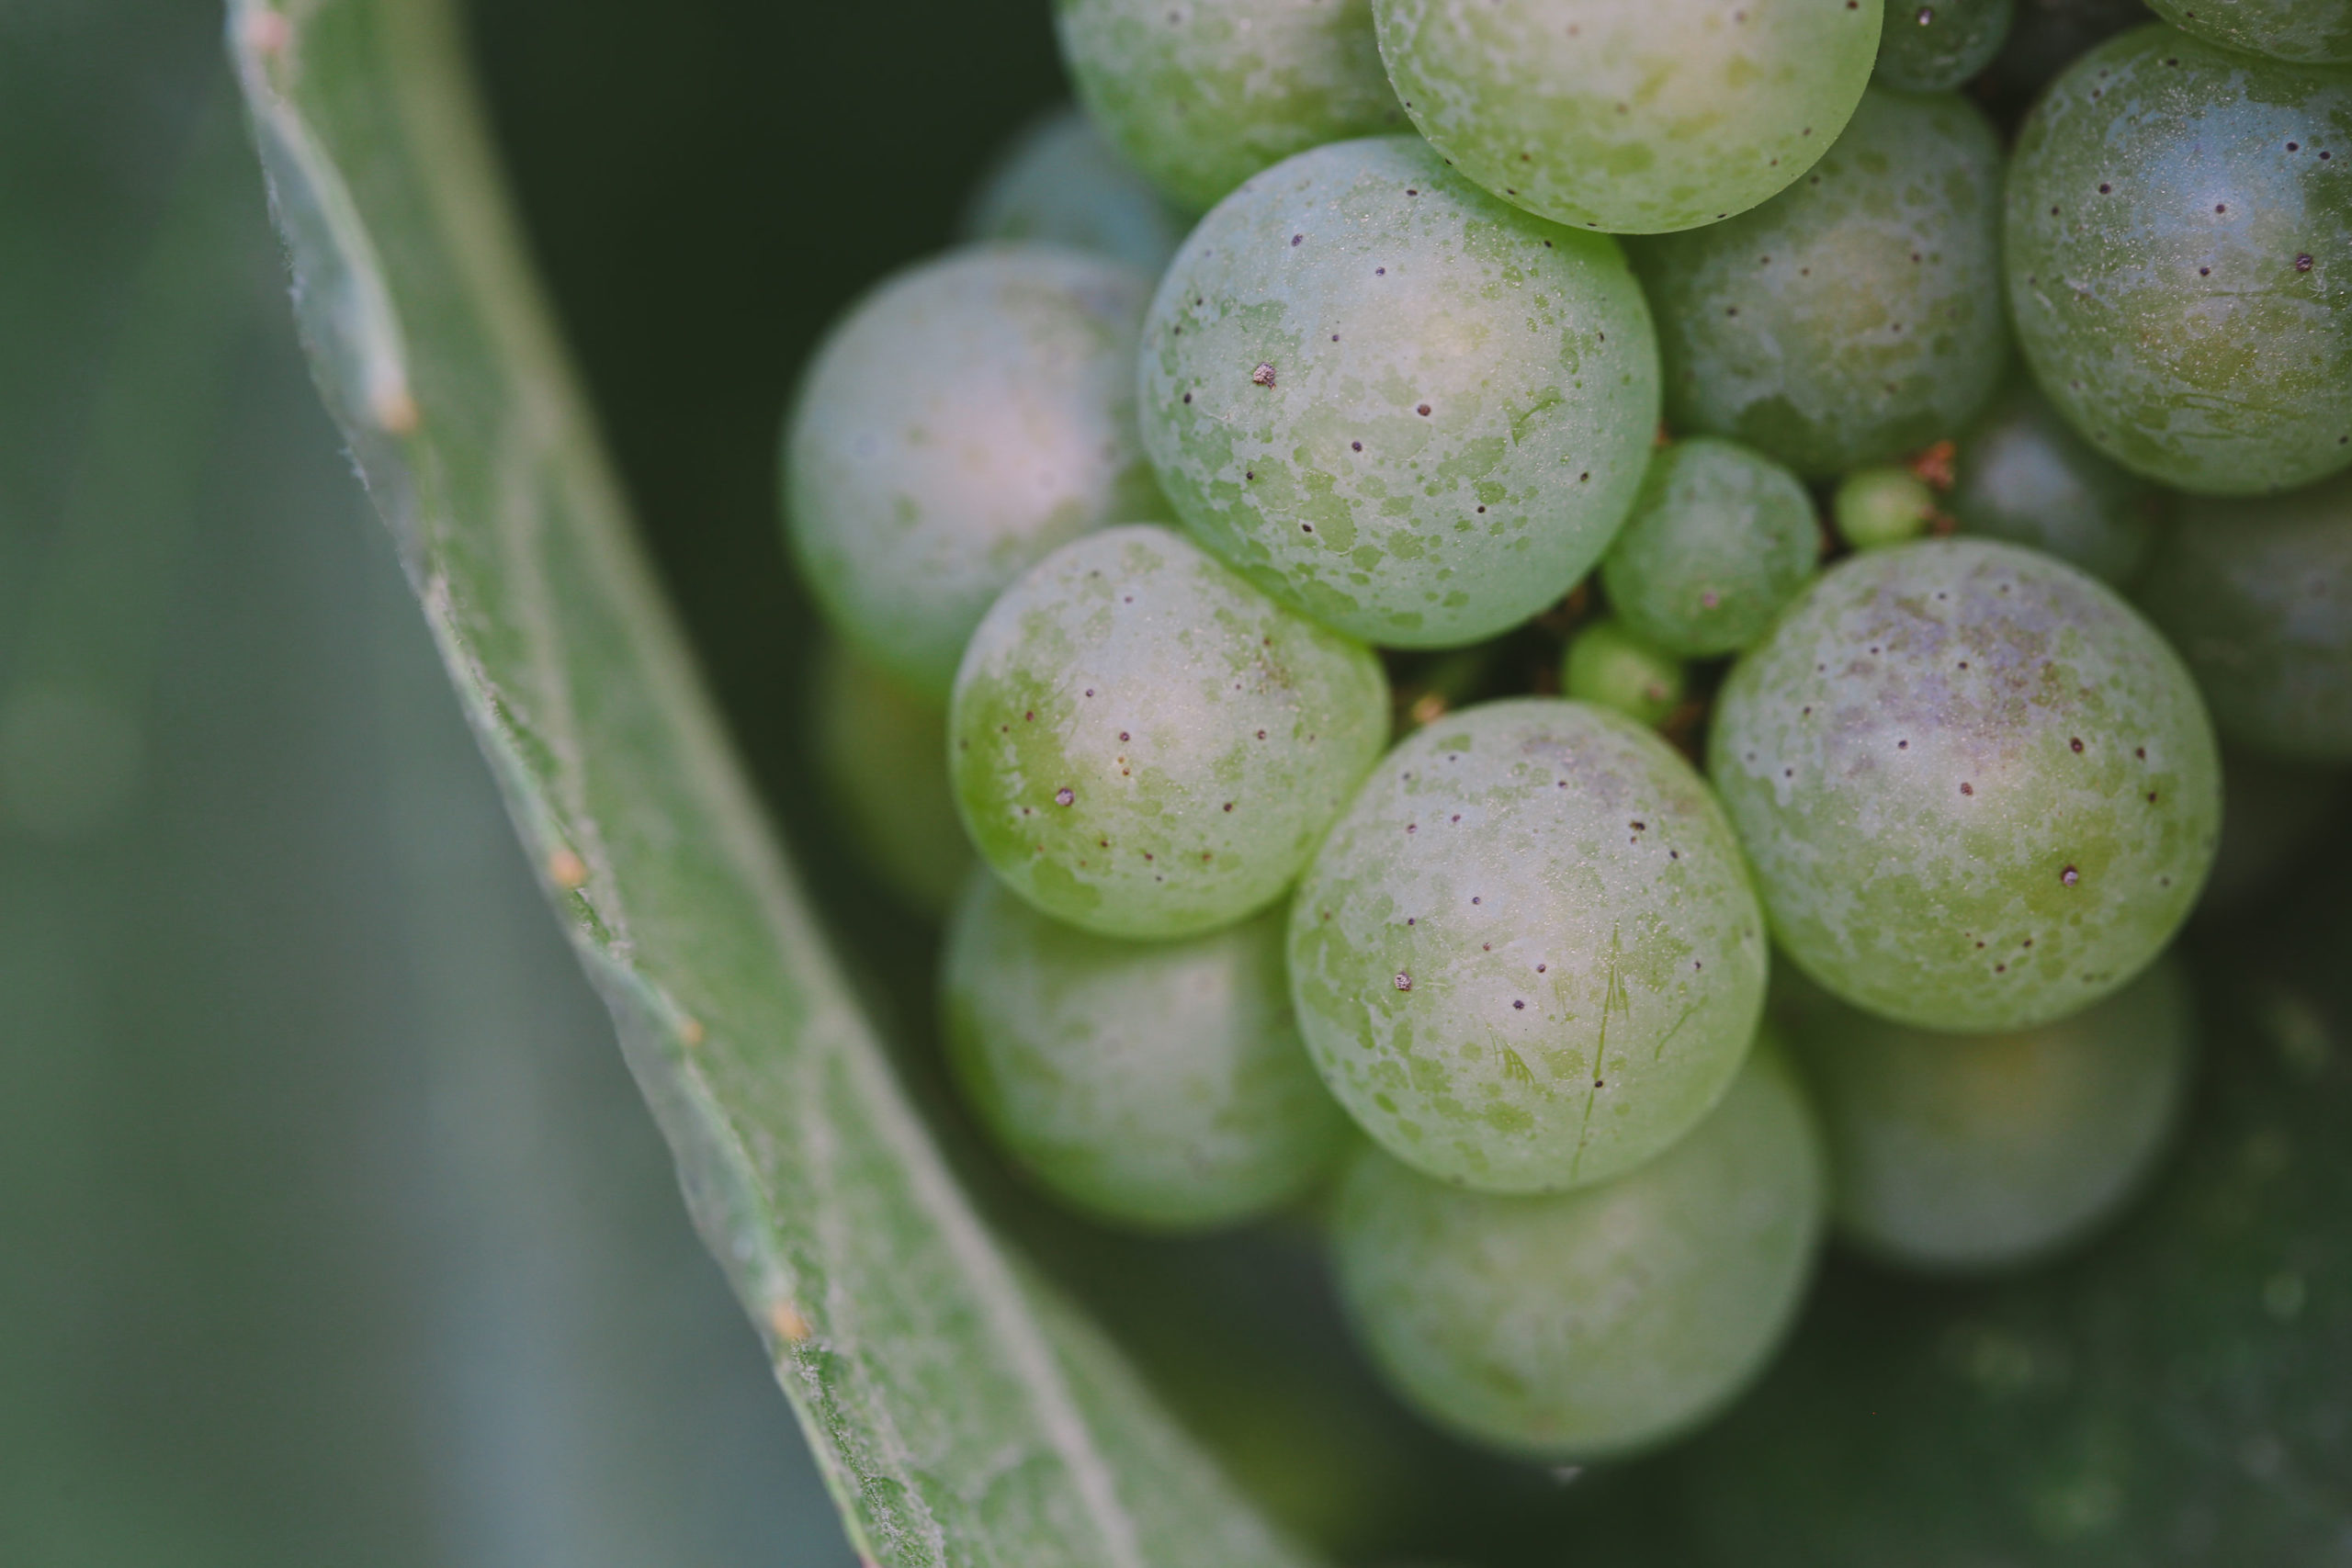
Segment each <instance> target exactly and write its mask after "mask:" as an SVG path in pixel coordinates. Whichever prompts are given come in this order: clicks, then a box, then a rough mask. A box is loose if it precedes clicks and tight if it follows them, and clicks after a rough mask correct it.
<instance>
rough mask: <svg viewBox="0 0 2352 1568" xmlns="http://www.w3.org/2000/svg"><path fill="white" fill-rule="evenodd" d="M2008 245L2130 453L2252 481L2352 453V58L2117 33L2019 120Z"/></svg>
mask: <svg viewBox="0 0 2352 1568" xmlns="http://www.w3.org/2000/svg"><path fill="white" fill-rule="evenodd" d="M2006 243H2007V269H2008V286H2009V303H2010V308H2011V310H2013V311H2014V313H2015V315H2016V318H2017V331H2018V341H2019V342H2020V343H2021V344H2023V345H2024V348H2025V354H2026V358H2027V360H2028V362H2029V363H2030V365H2031V366H2032V367H2033V374H2034V378H2035V379H2037V380H2038V381H2040V382H2041V389H2042V390H2043V391H2044V392H2046V393H2048V394H2049V395H2050V400H2051V401H2052V402H2053V403H2055V404H2056V405H2057V406H2058V409H2059V411H2060V412H2062V413H2064V415H2065V416H2066V419H2067V420H2068V422H2069V423H2072V424H2073V425H2074V426H2075V429H2076V430H2078V431H2080V432H2082V433H2083V434H2085V435H2086V436H2087V437H2089V439H2090V442H2091V444H2092V445H2093V446H2097V447H2098V449H2099V450H2100V451H2102V452H2105V453H2106V454H2107V455H2108V456H2109V457H2113V458H2114V459H2115V460H2116V461H2117V462H2119V463H2121V464H2122V465H2123V466H2124V467H2125V468H2130V469H2131V470H2133V471H2134V472H2137V473H2142V474H2145V475H2147V476H2148V477H2149V478H2151V479H2160V480H2162V481H2163V482H2165V484H2169V485H2173V486H2175V487H2177V488H2178V489H2181V490H2186V491H2199V492H2202V493H2205V494H2211V495H2249V494H2255V493H2257V492H2260V491H2276V490H2282V489H2287V488H2290V487H2291V486H2295V485H2300V484H2307V483H2309V482H2311V481H2312V480H2313V479H2320V478H2323V477H2324V476H2325V475H2327V474H2330V473H2333V472H2335V470H2336V469H2338V468H2343V467H2344V466H2345V465H2346V463H2352V75H2347V74H2346V73H2344V72H2341V71H2328V70H2315V69H2310V68H2304V67H2298V66H2292V65H2284V64H2280V63H2278V62H2275V61H2266V60H2258V59H2256V58H2253V57H2252V56H2248V55H2242V54H2233V53H2231V52H2229V51H2226V50H2222V49H2217V48H2215V47H2214V46H2213V45H2211V44H2208V43H2202V42H2199V40H2198V39H2192V38H2188V37H2187V36H2185V35H2183V34H2182V33H2180V32H2178V31H2177V30H2176V29H2174V28H2169V27H2165V26H2162V25H2158V26H2154V27H2147V28H2140V29H2138V30H2136V31H2133V32H2130V33H2126V34H2124V35H2123V36H2122V37H2120V38H2118V39H2111V40H2110V41H2109V42H2108V43H2106V44H2103V45H2101V46H2100V47H2099V48H2098V49H2096V50H2094V51H2091V52H2090V53H2089V54H2086V55H2085V56H2084V57H2083V58H2082V59H2081V60H2080V61H2078V62H2075V65H2074V67H2073V68H2072V69H2070V70H2069V71H2067V72H2066V73H2065V74H2064V75H2063V76H2061V77H2060V78H2059V79H2058V80H2057V81H2056V82H2055V83H2053V84H2052V85H2051V87H2050V89H2049V91H2048V92H2047V93H2045V94H2044V95H2043V96H2042V98H2041V102H2040V103H2039V104H2038V105H2037V106H2036V107H2035V108H2034V111H2033V114H2032V115H2031V117H2030V118H2028V119H2027V121H2026V123H2025V127H2024V129H2023V130H2021V131H2020V132H2019V133H2018V143H2017V151H2016V153H2015V155H2014V156H2013V158H2012V159H2011V162H2010V168H2009V189H2008V223H2007V242H2006Z"/></svg>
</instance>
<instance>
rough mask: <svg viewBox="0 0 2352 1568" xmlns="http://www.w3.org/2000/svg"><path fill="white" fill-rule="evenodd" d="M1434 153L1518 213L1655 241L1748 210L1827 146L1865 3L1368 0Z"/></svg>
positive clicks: (1874, 44) (1871, 16)
mask: <svg viewBox="0 0 2352 1568" xmlns="http://www.w3.org/2000/svg"><path fill="white" fill-rule="evenodd" d="M1373 16H1374V19H1375V20H1376V21H1377V22H1378V23H1379V27H1380V52H1381V55H1382V57H1383V58H1384V59H1385V60H1386V61H1387V62H1388V74H1389V78H1390V80H1392V81H1394V82H1395V83H1396V84H1397V96H1399V97H1401V98H1403V99H1404V101H1405V112H1406V113H1408V114H1409V115H1411V116H1412V117H1413V123H1414V124H1415V125H1417V126H1419V128H1420V131H1421V134H1422V135H1424V136H1426V137H1428V138H1429V139H1430V142H1431V143H1433V144H1434V145H1435V146H1436V148H1437V150H1438V151H1439V152H1442V153H1444V154H1445V155H1446V157H1447V158H1448V159H1450V160H1451V161H1452V162H1453V164H1455V166H1457V167H1458V168H1460V169H1461V171H1462V172H1463V173H1464V174H1465V175H1469V176H1470V178H1472V179H1474V180H1476V181H1477V182H1478V183H1479V184H1480V185H1482V186H1486V187H1487V189H1488V190H1491V191H1493V192H1495V193H1496V194H1497V195H1499V196H1502V197H1507V198H1509V199H1510V201H1512V202H1515V203H1517V204H1518V205H1519V206H1521V207H1524V208H1526V209H1528V210H1529V211H1530V212H1535V213H1540V214H1542V215H1543V216H1544V217H1546V218H1549V219H1551V220H1554V221H1555V222H1558V223H1567V224H1572V225H1574V226H1576V227H1577V228H1579V229H1598V230H1600V231H1603V232H1604V233H1611V234H1658V233H1665V232H1668V231H1672V230H1676V229H1690V228H1695V227H1697V226H1698V225H1700V224H1702V223H1713V222H1715V221H1717V220H1721V219H1723V218H1725V217H1728V216H1730V215H1731V214H1733V213H1735V212H1741V211H1745V210H1746V209H1748V208H1751V207H1753V206H1755V205H1756V204H1757V203H1758V202H1759V201H1762V200H1763V199H1765V198H1766V197H1769V196H1770V195H1771V194H1772V193H1773V192H1775V191H1777V190H1780V189H1781V188H1782V187H1783V186H1787V185H1788V183H1789V182H1790V181H1792V180H1793V179H1795V178H1796V177H1797V176H1798V175H1802V174H1804V172H1805V170H1806V169H1807V168H1808V167H1810V166H1811V165H1812V164H1813V162H1814V160H1815V159H1816V158H1818V157H1820V156H1821V153H1822V150H1823V149H1824V148H1826V147H1827V146H1828V145H1829V143H1830V142H1832V141H1835V140H1837V137H1838V131H1839V130H1841V129H1843V128H1844V126H1845V124H1846V120H1847V118H1848V117H1849V116H1850V115H1851V114H1852V113H1853V112H1854V104H1855V101H1856V100H1857V99H1859V98H1860V96H1861V94H1862V88H1863V87H1864V85H1867V84H1868V82H1869V81H1870V74H1871V61H1872V60H1873V59H1874V58H1875V57H1876V55H1877V53H1878V40H1879V23H1880V11H1879V7H1878V6H1876V5H1875V4H1872V5H1862V4H1860V0H1857V3H1856V4H1854V5H1849V6H1839V5H1838V4H1835V0H1756V3H1751V4H1748V5H1746V6H1725V5H1723V4H1720V3H1719V0H1571V3H1567V4H1563V3H1562V0H1487V4H1485V5H1477V6H1473V5H1467V4H1464V3H1462V0H1373Z"/></svg>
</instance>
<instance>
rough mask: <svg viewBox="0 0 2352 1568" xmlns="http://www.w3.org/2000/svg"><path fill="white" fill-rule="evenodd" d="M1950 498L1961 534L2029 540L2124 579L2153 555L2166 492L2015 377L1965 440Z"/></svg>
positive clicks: (2096, 572) (2102, 574)
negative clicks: (2097, 445) (2109, 454)
mask: <svg viewBox="0 0 2352 1568" xmlns="http://www.w3.org/2000/svg"><path fill="white" fill-rule="evenodd" d="M1948 504H1949V506H1950V508H1951V513H1952V515H1953V516H1954V517H1955V518H1956V519H1958V521H1959V523H1960V528H1961V532H1962V533H1964V534H1979V535H1982V536H1985V538H1988V539H2007V541H2008V542H2009V543H2011V544H2013V545H2025V546H2029V547H2031V548H2034V549H2037V550H2041V551H2042V552H2043V553H2044V554H2047V555H2053V556H2056V557H2057V558H2059V559H2060V560H2063V561H2066V562H2068V563H2070V564H2072V565H2075V566H2078V567H2080V568H2082V569H2083V570H2085V571H2087V572H2089V573H2090V574H2091V575H2092V576H2093V577H2096V578H2098V580H2099V581H2102V582H2105V583H2107V584H2109V586H2111V587H2116V588H2121V587H2124V586H2126V585H2128V584H2129V583H2130V582H2131V581H2132V580H2133V579H2135V578H2137V577H2138V576H2139V575H2140V570H2141V568H2142V567H2143V566H2145V565H2146V564H2147V559H2148V550H2149V547H2150V546H2151V545H2152V544H2153V543H2154V536H2155V524H2156V521H2157V519H2158V518H2159V517H2160V516H2161V515H2162V514H2163V512H2164V510H2165V496H2164V492H2163V491H2159V490H2158V489H2157V488H2156V487H2155V486H2154V485H2152V484H2150V483H2148V481H2147V480H2145V479H2141V478H2140V477H2139V476H2138V475H2136V474H2133V473H2130V472H2127V471H2126V470H2124V469H2123V468H2118V467H2117V466H2116V465H2115V464H2114V463H2112V462H2110V461H2109V460H2108V459H2107V458H2106V457H2101V456H2100V455H2099V454H2098V452H2097V451H2095V450H2093V449H2092V448H2091V446H2090V445H2089V444H2088V443H2087V442H2086V441H2084V440H2083V438H2082V437H2081V436H2079V435H2077V434H2075V432H2074V428H2073V427H2072V426H2071V425H2069V424H2067V423H2066V422H2065V421H2064V420H2063V419H2061V418H2059V417H2058V413H2057V411H2056V410H2054V409H2052V407H2051V406H2050V404H2049V402H2048V401H2047V400H2045V399H2044V398H2043V397H2042V395H2041V392H2040V391H2039V390H2037V389H2035V388H2034V386H2033V383H2032V382H2030V381H2019V382H2018V383H2017V384H2016V385H2014V386H2012V387H2011V388H2010V389H2009V390H2008V391H2007V392H2006V393H2004V394H2003V395H2002V396H2001V398H2000V399H1999V400H1997V401H1996V402H1995V403H1994V405H1993V407H1992V408H1991V409H1990V410H1988V411H1987V412H1985V417H1984V418H1983V419H1981V420H1979V421H1978V422H1977V423H1976V426H1975V428H1974V429H1973V430H1972V431H1971V432H1970V433H1969V434H1968V435H1967V436H1966V437H1965V438H1963V439H1962V442H1961V443H1960V462H1959V467H1958V470H1957V473H1956V476H1955V481H1954V483H1953V486H1952V492H1951V500H1950V502H1948Z"/></svg>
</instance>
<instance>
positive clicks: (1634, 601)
mask: <svg viewBox="0 0 2352 1568" xmlns="http://www.w3.org/2000/svg"><path fill="white" fill-rule="evenodd" d="M1820 559H1821V525H1820V521H1819V519H1818V518H1817V517H1816V516H1815V513H1814V509H1813V498H1812V497H1811V496H1810V495H1807V494H1806V493H1805V488H1804V484H1803V482H1802V481H1800V480H1799V479H1797V477H1796V476H1795V475H1794V474H1792V473H1791V472H1789V470H1788V469H1786V468H1782V467H1781V465H1780V464H1778V463H1775V462H1773V461H1772V460H1771V459H1770V458H1769V457H1764V456H1763V455H1761V454H1760V453H1756V452H1751V451H1749V450H1748V449H1747V447H1745V446H1739V445H1738V444H1737V443H1736V442H1731V441H1721V440H1717V439H1715V438H1714V437H1713V436H1707V435H1700V436H1694V437H1692V438H1691V439H1690V440H1688V441H1678V442H1676V443H1675V444H1674V445H1673V446H1668V447H1667V448H1666V449H1665V450H1664V451H1662V452H1659V453H1658V454H1657V456H1655V457H1652V458H1651V459H1650V467H1649V472H1648V474H1647V475H1646V476H1645V477H1644V479H1643V480H1642V489H1641V494H1640V495H1639V496H1638V497H1636V498H1635V500H1634V511H1633V515H1632V516H1630V517H1628V518H1626V520H1625V526H1624V528H1623V531H1621V532H1620V533H1619V534H1618V536H1617V541H1616V543H1614V544H1612V545H1611V546H1610V547H1609V554H1608V556H1607V557H1606V558H1604V559H1603V560H1602V562H1601V566H1600V581H1601V582H1602V584H1603V585H1604V586H1605V587H1606V588H1607V589H1608V590H1609V603H1610V604H1611V605H1612V606H1614V607H1615V609H1616V611H1617V613H1618V615H1622V616H1623V617H1624V621H1625V624H1626V625H1627V626H1630V627H1631V628H1633V630H1634V631H1635V632H1637V633H1639V634H1640V635H1641V636H1642V637H1645V638H1647V639H1648V640H1649V641H1651V642H1653V643H1656V644H1657V646H1658V647H1659V648H1661V649H1665V650H1666V651H1668V652H1669V653H1676V654H1680V655H1681V656H1683V657H1684V658H1686V659H1707V658H1712V657H1713V656H1714V655H1716V654H1721V653H1736V652H1737V651H1739V650H1740V649H1743V648H1746V647H1747V645H1748V644H1749V643H1752V642H1754V641H1755V640H1756V639H1757V638H1758V637H1761V636H1763V635H1764V628H1765V627H1767V626H1770V625H1771V624H1772V617H1773V616H1774V615H1778V614H1779V613H1780V611H1781V605H1783V604H1787V603H1788V602H1789V601H1790V600H1791V599H1792V598H1794V597H1795V596H1796V594H1797V591H1798V590H1800V589H1802V588H1803V587H1804V585H1805V584H1806V583H1807V582H1810V581H1812V580H1813V574H1814V572H1815V569H1816V567H1817V565H1818V563H1819V561H1820Z"/></svg>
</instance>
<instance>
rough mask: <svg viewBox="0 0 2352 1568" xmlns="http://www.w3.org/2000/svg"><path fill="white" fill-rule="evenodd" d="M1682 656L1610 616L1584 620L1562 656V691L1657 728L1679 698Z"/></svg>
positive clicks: (1683, 683)
mask: <svg viewBox="0 0 2352 1568" xmlns="http://www.w3.org/2000/svg"><path fill="white" fill-rule="evenodd" d="M1689 684H1690V682H1689V681H1688V679H1687V678H1686V676H1685V675H1684V672H1683V669H1682V661H1681V660H1678V659H1677V658H1675V657H1674V655H1672V654H1670V653H1668V652H1667V651H1665V650H1664V649H1659V648H1656V647H1653V646H1652V645H1651V644H1649V643H1647V642H1645V641H1644V640H1643V639H1642V638H1641V637H1638V636H1636V635H1635V634H1634V632H1632V631H1630V630H1628V629H1627V628H1626V627H1625V626H1623V624H1622V623H1620V622H1619V621H1618V620H1616V619H1615V618H1614V617H1612V616H1605V615H1604V616H1603V617H1601V618H1600V620H1597V621H1592V622H1589V623H1588V624H1587V625H1586V626H1582V627H1580V628H1578V630H1577V635H1576V636H1575V637H1571V638H1569V639H1568V647H1567V651H1566V653H1565V654H1563V655H1562V656H1561V659H1560V694H1561V695H1563V696H1566V697H1571V698H1574V699H1575V700H1576V701H1577V702H1581V703H1590V704H1592V705H1594V706H1596V707H1604V708H1608V709H1609V710H1610V711H1611V712H1612V713H1622V714H1623V715H1624V716H1626V717H1627V718H1630V719H1632V720H1633V721H1634V723H1635V724H1639V725H1643V726H1645V727H1647V728H1653V729H1654V728H1657V726H1659V725H1661V724H1664V723H1665V722H1666V718H1667V716H1668V714H1670V713H1672V712H1673V711H1674V710H1675V708H1676V707H1678V706H1679V705H1680V704H1681V702H1682V694H1683V692H1684V691H1685V689H1686V688H1687V687H1688V686H1689Z"/></svg>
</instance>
